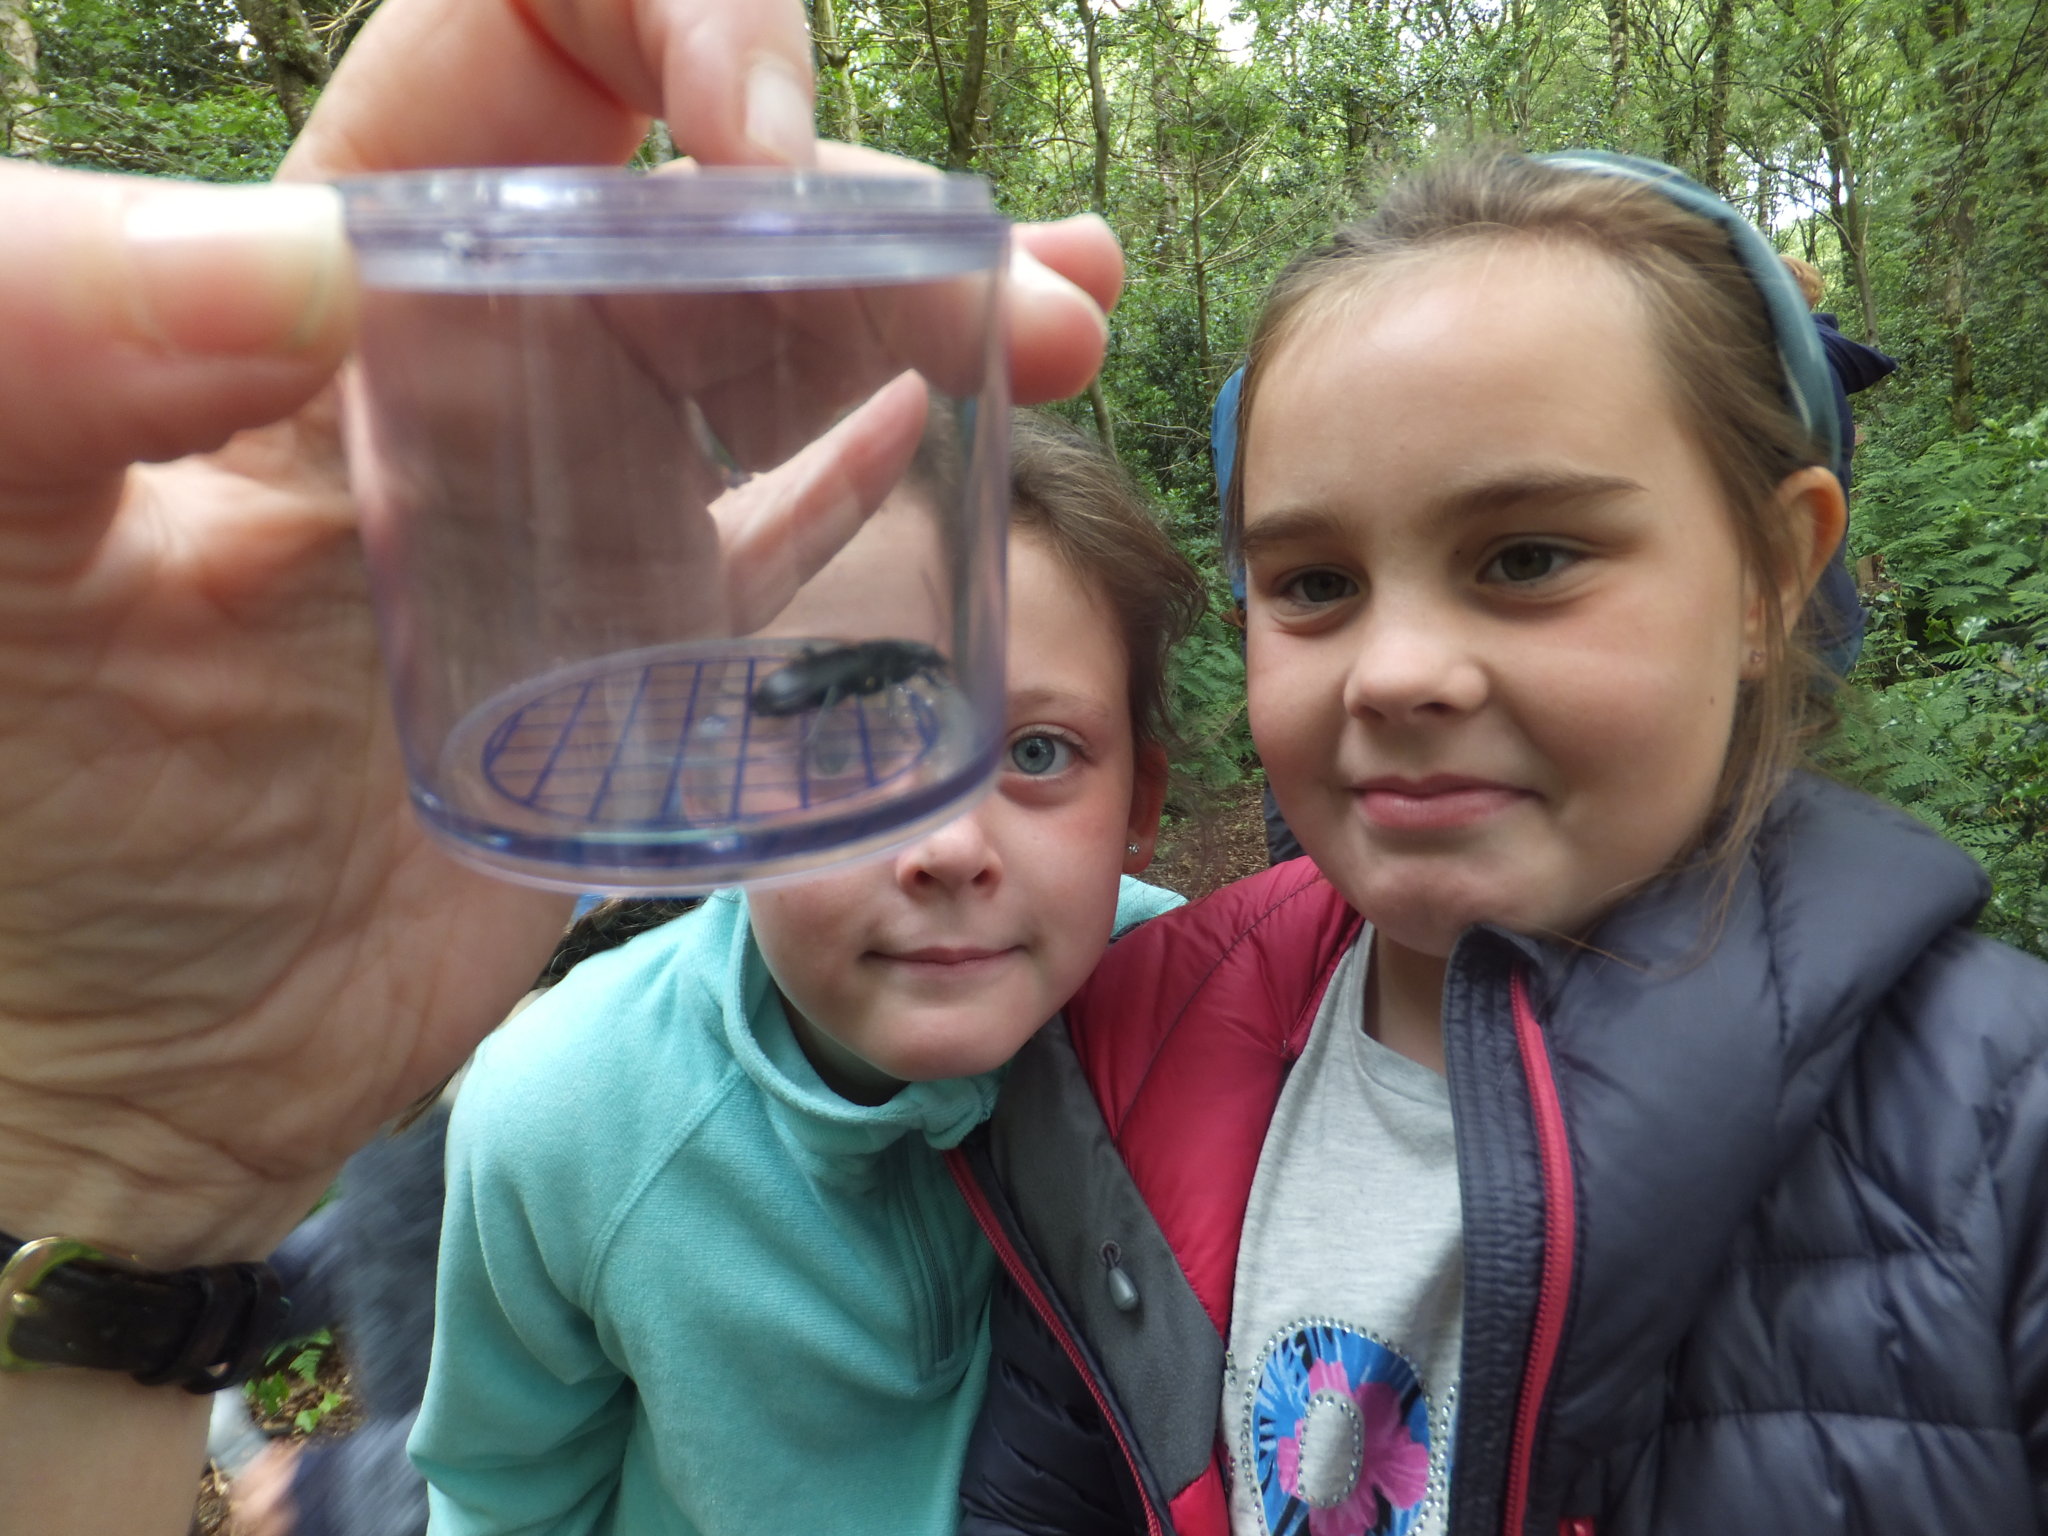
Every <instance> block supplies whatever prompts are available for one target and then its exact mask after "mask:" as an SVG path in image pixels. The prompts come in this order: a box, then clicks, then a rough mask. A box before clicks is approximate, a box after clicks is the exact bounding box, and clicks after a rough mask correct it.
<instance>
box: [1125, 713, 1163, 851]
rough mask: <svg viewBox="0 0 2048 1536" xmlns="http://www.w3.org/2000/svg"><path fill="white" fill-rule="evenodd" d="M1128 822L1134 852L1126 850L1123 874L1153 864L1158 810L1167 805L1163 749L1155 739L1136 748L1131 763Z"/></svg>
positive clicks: (1157, 831) (1157, 838)
mask: <svg viewBox="0 0 2048 1536" xmlns="http://www.w3.org/2000/svg"><path fill="white" fill-rule="evenodd" d="M1131 767H1132V771H1131V824H1130V827H1129V828H1128V831H1129V833H1130V837H1129V840H1128V841H1129V843H1130V845H1131V846H1133V847H1135V848H1136V850H1137V851H1136V852H1135V853H1129V852H1127V853H1125V855H1124V873H1125V874H1127V875H1142V874H1143V873H1144V872H1145V870H1146V869H1147V868H1148V867H1149V866H1150V865H1151V863H1152V849H1153V845H1154V844H1156V843H1157V842H1158V841H1159V813H1160V812H1161V811H1162V810H1164V809H1165V807H1166V749H1165V748H1164V747H1162V746H1160V745H1159V744H1158V743H1157V742H1148V743H1147V744H1145V745H1144V746H1141V747H1139V748H1138V756H1137V761H1136V762H1135V763H1133V764H1132V765H1131Z"/></svg>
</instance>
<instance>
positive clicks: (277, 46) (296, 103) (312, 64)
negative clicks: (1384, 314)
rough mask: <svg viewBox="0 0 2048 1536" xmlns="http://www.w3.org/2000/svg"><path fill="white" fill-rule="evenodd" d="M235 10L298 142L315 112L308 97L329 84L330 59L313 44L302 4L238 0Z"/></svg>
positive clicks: (285, 0) (291, 0) (283, 0)
mask: <svg viewBox="0 0 2048 1536" xmlns="http://www.w3.org/2000/svg"><path fill="white" fill-rule="evenodd" d="M235 9H236V10H237V11H239V12H240V13H241V16H242V23H243V25H244V26H246V27H248V29H249V35H250V36H251V37H253V38H254V39H255V40H256V48H257V51H258V52H260V53H261V54H262V55H263V63H264V66H265V68H267V69H268V70H269V71H270V84H271V88H272V89H273V90H274V91H275V92H276V93H277V105H278V110H279V111H281V112H283V113H284V120H285V122H286V123H287V124H288V125H289V126H290V128H291V131H292V137H293V138H297V137H298V133H299V130H300V129H301V128H303V127H305V126H306V114H307V113H308V112H309V111H311V110H312V104H311V103H310V102H308V101H307V100H306V95H307V93H308V92H309V91H314V90H317V89H319V88H320V87H321V86H323V85H325V84H326V83H327V76H328V72H329V69H328V63H327V55H326V54H324V53H322V52H321V51H320V45H319V43H317V42H316V41H314V38H313V33H312V29H311V28H309V27H308V26H307V25H306V13H305V12H304V11H302V10H301V9H299V0H235Z"/></svg>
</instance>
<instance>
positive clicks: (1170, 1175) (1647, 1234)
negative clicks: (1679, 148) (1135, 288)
mask: <svg viewBox="0 0 2048 1536" xmlns="http://www.w3.org/2000/svg"><path fill="white" fill-rule="evenodd" d="M1236 425H1237V430H1238V464H1237V468H1236V473H1235V474H1234V476H1233V477H1232V479H1231V483H1230V489H1229V497H1228V504H1227V508H1226V515H1227V523H1228V533H1229V543H1230V546H1231V549H1232V550H1233V552H1234V554H1235V556H1236V558H1238V559H1240V560H1241V561H1242V564H1243V567H1244V570H1245V576H1246V587H1247V643H1248V651H1247V675H1248V686H1249V690H1250V698H1251V724H1252V730H1253V735H1254V737H1255V739H1256V741H1257V744H1258V747H1259V751H1260V755H1261V757H1262V758H1263V760H1264V762H1265V765H1266V770H1267V774H1268V778H1269V781H1270V783H1271V785H1272V788H1273V791H1274V795H1275V798H1276V799H1277V801H1278V803H1279V808H1280V810H1281V811H1282V812H1284V813H1285V816H1286V819H1287V823H1288V825H1289V826H1291V827H1292V828H1293V829H1294V831H1295V832H1296V834H1298V836H1299V837H1300V839H1301V843H1302V845H1303V847H1304V848H1305V850H1306V851H1307V853H1308V855H1309V857H1308V858H1307V859H1304V860H1298V861H1295V862H1293V863H1288V864H1283V865H1281V866H1279V867H1278V868H1276V869H1273V870H1270V871H1268V872H1266V873H1265V874H1263V875H1259V876H1255V877H1253V878H1252V879H1250V880H1247V881H1244V882H1242V883H1240V884H1238V885H1236V886H1233V887H1231V888H1229V889H1228V890H1226V891H1225V892H1222V893H1220V894H1219V895H1217V896H1216V897H1213V898H1211V899H1210V900H1208V901H1206V902H1202V903H1198V904H1197V905H1195V906H1193V907H1190V908H1188V909H1186V910H1185V911H1183V912H1180V913H1177V914H1171V915H1169V916H1168V917H1166V918H1165V919H1163V920H1161V921H1159V922H1157V923H1155V924H1152V925H1149V926H1148V927H1147V928H1146V929H1144V930H1141V931H1140V932H1139V933H1137V934H1136V935H1134V936H1133V937H1132V938H1130V939H1128V940H1126V941H1125V942H1123V943H1121V944H1119V945H1118V946H1117V947H1116V948H1115V949H1114V950H1113V951H1112V952H1111V954H1110V956H1109V958H1108V960H1107V961H1106V962H1105V963H1104V965H1103V966H1102V967H1101V968H1100V969H1099V970H1098V971H1097V972H1096V973H1095V976H1094V977H1093V978H1092V979H1091V981H1090V983H1089V984H1088V986H1087V987H1086V988H1085V989H1084V990H1083V992H1082V993H1081V995H1080V996H1079V997H1078V998H1077V999H1076V1000H1075V1002H1074V1003H1073V1004H1072V1005H1071V1006H1070V1007H1069V1009H1068V1010H1067V1012H1066V1014H1065V1017H1064V1019H1063V1021H1062V1022H1061V1023H1060V1024H1058V1025H1056V1026H1054V1027H1052V1028H1050V1029H1048V1030H1047V1031H1045V1032H1044V1033H1042V1034H1041V1035H1040V1036H1039V1037H1038V1039H1037V1040H1036V1041H1035V1042H1034V1043H1033V1045H1032V1046H1031V1047H1029V1048H1027V1051H1026V1053H1025V1055H1024V1056H1023V1057H1021V1058H1020V1059H1019V1060H1018V1061H1017V1063H1016V1064H1015V1066H1014V1067H1013V1069H1012V1073H1011V1076H1010V1078H1009V1080H1008V1084H1007V1086H1006V1089H1005V1095H1004V1098H1003V1101H1002V1104H1001V1107H1000V1109H999V1111H998V1114H997V1117H996V1119H995V1120H994V1122H992V1124H991V1125H990V1126H989V1127H988V1128H987V1130H986V1132H985V1133H983V1134H981V1135H979V1136H977V1137H976V1138H974V1139H971V1140H970V1141H969V1143H968V1144H967V1145H966V1146H965V1147H964V1148H963V1149H962V1151H961V1152H960V1153H959V1154H957V1156H956V1166H957V1169H958V1172H959V1175H960V1177H961V1179H962V1182H963V1187H964V1188H965V1189H966V1190H967V1192H968V1194H969V1198H970V1202H971V1203H972V1204H973V1206H974V1208H975V1209H976V1211H977V1213H978V1215H979V1216H980V1219H981V1220H982V1222H983V1225H984V1229H985V1230H986V1231H987V1232H988V1233H989V1235H990V1238H991V1240H992V1241H993V1242H994V1244H995V1246H996V1248H997V1251H998V1253H999V1254H1000V1255H1001V1256H1002V1258H1003V1260H1004V1263H1005V1267H1006V1270H1007V1272H1008V1274H1009V1277H1010V1284H1009V1286H1008V1288H1007V1289H1006V1290H1004V1291H1003V1292H1002V1293H1001V1294H1000V1296H999V1299H998V1301H997V1304H996V1309H995V1314H994V1323H993V1330H994V1338H995V1361H994V1364H993V1366H992V1369H991V1376H990V1381H991V1388H990V1398H989V1401H988V1403H987V1405H986V1407H985V1409H984V1414H983V1418H982V1422H981V1425H980V1427H979V1429H978V1431H977V1438H976V1441H975V1445H974V1447H973V1449H972V1451H971V1453H970V1458H969V1466H968V1473H967V1478H966V1486H965V1498H966V1508H967V1515H966V1522H965V1526H964V1529H965V1530H966V1531H967V1532H970V1533H973V1536H989V1533H994V1532H1042V1531H1060V1532H1063V1533H1068V1536H1088V1533H1095V1532H1111V1531H1116V1532H1125V1531H1139V1530H1144V1531H1148V1532H1168V1531H1170V1532H1174V1533H1177V1536H1226V1533H1227V1536H1365V1533H1375V1536H1378V1533H1389V1532H1392V1533H1411V1536H1441V1533H1453V1536H1480V1533H1501V1536H1539V1533H1540V1536H1551V1533H1558V1536H1593V1533H1595V1532H1597V1533H1599V1536H1652V1533H1654V1536H1709V1533H1715V1536H1720V1533H1726V1532H1730V1531H1748V1530H1778V1531H1798V1532H1801V1533H1809V1536H1810V1533H1822V1532H1827V1533H1842V1536H1848V1533H1857V1536H1873V1533H1896V1536H1905V1533H1909V1532H1911V1533H1930V1532H1936V1531H1945V1530H1950V1529H1954V1528H1956V1527H1957V1526H1958V1525H1959V1524H1962V1523H1967V1524H1968V1525H1969V1526H1970V1527H1971V1528H1973V1529H1981V1530H1986V1531H1992V1530H1995V1531H2000V1532H2021V1531H2039V1530H2042V1529H2043V1528H2044V1526H2043V1521H2044V1518H2048V1504H2044V1501H2048V1243H2044V1242H2043V1237H2042V1234H2043V1231H2044V1217H2048V967H2044V966H2043V965H2042V964H2041V963H2040V962H2039V961H2037V960H2033V959H2030V958H2028V957H2025V956H2022V955H2020V954H2018V953H2016V952H2014V951H2012V950H2010V949H2007V948H2005V947H2004V946H2002V945H1999V944H1996V943H1994V942H1992V941H1990V940H1988V939H1985V938H1982V937H1979V936H1977V935H1976V934H1974V933H1972V932H1971V931H1970V925H1971V922H1972V920H1973V918H1974V917H1975V915H1976V913H1977V911H1978V908H1979V907H1980V906H1981V904H1982V902H1983V900H1984V898H1985V895H1986V888H1985V882H1984V878H1983V875H1982V873H1981V872H1980V871H1979V870H1978V868H1977V867H1976V865H1975V864H1974V863H1972V861H1971V860H1970V859H1969V858H1968V857H1967V856H1966V855H1965V854H1963V853H1962V852H1960V851H1959V850H1957V849H1955V848H1953V847H1951V846H1949V845H1948V844H1946V843H1944V842H1943V841H1941V840H1940V839H1939V838H1937V837H1936V836H1934V835H1933V834H1932V833H1930V832H1929V831H1928V830H1927V829H1926V828H1924V827H1922V826H1921V825H1919V824H1918V823H1916V822H1914V821H1912V820H1911V819H1909V818H1907V817H1905V816H1903V815H1901V814H1900V813H1898V812H1896V811H1894V810H1892V809H1890V808H1888V807H1886V806H1883V805H1881V804H1879V803H1877V802H1875V801H1872V800H1870V799H1867V798H1865V797H1863V796H1861V795H1859V794H1856V793H1853V792H1851V791H1849V790H1847V789H1844V788H1842V787H1841V786H1839V785H1836V784H1832V783H1829V782H1827V781H1825V780H1823V779H1820V778H1818V777H1815V776H1813V775H1811V774H1809V773H1807V772H1805V771H1803V770H1802V768H1801V766H1800V765H1801V760H1802V756H1803V753H1804V751H1805V749H1806V747H1807V745H1808V744H1809V743H1810V742H1811V741H1812V740H1813V739H1814V737H1815V736H1816V735H1817V734H1818V733H1819V731H1820V730H1821V729H1822V727H1823V725H1824V724H1825V711H1826V695H1827V689H1828V686H1829V685H1828V683H1827V682H1826V681H1825V679H1826V676H1827V674H1826V668H1825V664H1824V662H1823V661H1822V659H1821V653H1822V652H1823V651H1824V649H1825V648H1826V646H1827V644H1828V641H1829V636H1828V634H1827V633H1826V632H1825V631H1824V629H1822V628H1821V626H1820V623H1819V621H1818V619H1817V618H1816V616H1815V611H1814V608H1813V606H1812V605H1811V603H1810V601H1809V599H1810V595H1811V593H1812V590H1813V588H1814V585H1815V582H1816V580H1817V578H1818V577H1819V575H1820V573H1821V572H1822V570H1823V568H1824V567H1825V566H1826V565H1827V563H1828V562H1829V560H1830V558H1831V557H1832V556H1833V554H1834V552H1835V550H1836V548H1837V546H1838V544H1839V542H1840V539H1841V533H1842V526H1843V518H1844V507H1843V496H1842V490H1841V485H1840V483H1839V480H1838V479H1837V476H1836V473H1835V466H1836V465H1837V463H1838V462H1839V458H1838V455H1839V451H1840V448H1841V442H1840V435H1839V430H1838V426H1837V423H1836V421H1835V418H1834V407H1833V402H1832V399H1831V391H1830V390H1829V387H1828V383H1827V375H1826V372H1825V364H1824V363H1823V361H1822V359H1821V356H1820V353H1819V350H1818V347H1817V345H1816V343H1815V339H1814V333H1813V328H1812V325H1811V322H1810V321H1809V319H1808V317H1807V311H1806V306H1805V304H1804V303H1803V302H1802V300H1801V298H1800V295H1799V293H1798V291H1797V290H1796V288H1795V287H1794V285H1793V279H1792V277H1791V276H1790V274H1789V273H1788V272H1787V271H1786V270H1785V269H1784V267H1783V266H1782V264H1781V263H1780V262H1779V260H1778V258H1777V255H1776V253H1775V252H1774V251H1772V250H1771V248H1770V246H1769V244H1768V243H1767V242H1766V241H1764V240H1763V239H1762V237H1761V236H1759V235H1758V234H1757V233H1756V231H1755V230H1753V229H1752V228H1750V227H1749V226H1748V225H1747V224H1746V223H1744V222H1743V221H1742V219H1741V218H1740V217H1739V216H1738V215H1736V214H1735V213H1734V212H1733V211H1732V210H1731V209H1729V208H1728V207H1727V206H1726V205H1725V204H1723V203H1722V202H1721V201H1720V200H1719V199H1718V198H1715V197H1714V196H1712V195H1711V194H1710V193H1708V192H1706V191H1705V190H1704V189H1703V188H1700V187H1698V186H1697V185H1695V184H1693V183H1692V182H1690V181H1687V180H1686V179H1685V178H1683V177H1681V176H1679V175H1677V174H1676V173H1675V172H1672V171H1670V170H1669V169H1667V168H1665V167H1662V166H1658V165H1653V164H1650V163H1648V162H1643V161H1636V160H1628V159H1623V158H1619V157H1614V156H1605V155H1593V154H1572V155H1565V156H1556V157H1549V158H1547V159H1531V158H1525V157H1522V156H1518V155H1493V156H1487V157H1481V158H1474V159H1467V160H1460V161H1455V162H1448V163H1445V164H1442V165H1439V166H1437V167H1435V168H1434V169H1430V170H1426V171H1424V172H1422V173H1420V174H1417V175H1415V176H1413V177H1411V178H1409V179H1407V180H1405V181H1404V182H1402V183H1401V184H1399V185H1398V186H1396V187H1395V188H1394V189H1393V191H1392V192H1391V193H1390V194H1389V195H1388V196H1387V197H1386V199H1385V200H1384V202H1383V203H1382V205H1381V206H1380V208H1379V209H1378V211H1377V212H1376V213H1375V214H1374V215H1373V216H1372V217H1371V218H1369V219H1368V220H1366V221H1365V222H1364V223H1362V224H1360V225H1357V226H1354V227H1352V228H1348V229H1345V230H1343V231H1341V232H1340V233H1339V234H1338V235H1337V236H1335V237H1334V238H1333V239H1332V240H1331V241H1330V242H1328V243H1327V244H1325V245H1323V246H1321V247H1318V248H1317V249H1315V250H1312V251H1309V252H1307V253H1305V254H1304V255H1302V256H1300V257H1298V258H1297V259H1296V260H1295V261H1294V262H1293V263H1292V264H1291V265H1290V266H1289V267H1288V268H1287V269H1286V271H1285V272H1284V273H1283V274H1282V275H1281V277H1280V278H1279V280H1278V282H1277V283H1276V284H1275V286H1274V289H1273V291H1272V293H1271V294H1270V296H1269V297H1268V299H1267V302H1266V306H1265V309H1264V312H1263V314H1262V316H1261V318H1260V321H1259V323H1258V326H1257V329H1256V331H1255V333H1254V335H1253V337H1252V341H1251V345H1250V349H1249V355H1248V360H1247V363H1246V367H1245V371H1244V378H1243V382H1242V387H1241V391H1240V397H1239V401H1238V406H1237V418H1236Z"/></svg>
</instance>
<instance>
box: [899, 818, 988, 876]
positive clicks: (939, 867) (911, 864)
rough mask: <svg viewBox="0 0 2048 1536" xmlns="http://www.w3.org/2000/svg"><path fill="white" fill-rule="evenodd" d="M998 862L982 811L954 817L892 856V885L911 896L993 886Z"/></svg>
mask: <svg viewBox="0 0 2048 1536" xmlns="http://www.w3.org/2000/svg"><path fill="white" fill-rule="evenodd" d="M1001 878H1002V859H1001V857H1000V856H999V854H998V853H997V850H996V845H995V840H994V839H993V838H992V837H990V836H989V829H988V827H987V825H986V824H985V823H984V821H983V812H981V811H970V812H969V813H968V814H967V815H965V816H958V817H955V818H954V819H953V820H951V821H949V822H947V823H946V824H945V825H944V826H943V827H940V828H939V829H938V830H937V831H935V832H930V833H927V834H926V835H925V836H923V837H921V838H919V839H918V840H917V841H916V842H914V843H912V844H911V845H910V846H909V847H908V848H906V849H904V850H903V851H902V852H901V853H899V854H897V855H896V883H897V884H898V885H899V886H900V887H902V889H903V890H904V891H905V892H907V893H908V894H910V895H912V896H918V895H932V894H937V893H941V892H943V893H946V894H958V893H960V892H963V891H968V890H972V889H975V888H977V887H990V886H994V885H995V884H996V882H997V881H999V880H1000V879H1001Z"/></svg>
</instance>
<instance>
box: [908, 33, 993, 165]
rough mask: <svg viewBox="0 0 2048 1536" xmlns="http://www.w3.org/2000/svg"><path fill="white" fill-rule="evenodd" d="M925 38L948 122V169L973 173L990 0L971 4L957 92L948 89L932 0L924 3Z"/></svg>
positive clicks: (978, 144) (985, 70)
mask: <svg viewBox="0 0 2048 1536" xmlns="http://www.w3.org/2000/svg"><path fill="white" fill-rule="evenodd" d="M924 31H925V38H926V40H927V41H928V42H929V43H930V44H931V50H932V68H933V70H934V71H936V72H937V74H938V80H939V110H940V111H941V112H942V113H944V114H945V119H946V169H947V170H949V171H965V170H969V169H972V167H973V165H974V159H975V156H976V155H978V154H979V153H980V152H981V89H982V82H983V81H984V80H985V79H986V78H987V74H988V0H967V39H966V43H965V52H964V54H963V56H962V58H961V61H960V81H959V85H958V87H957V88H954V89H948V87H947V85H946V61H945V59H944V57H943V56H942V55H941V53H940V52H939V30H938V26H937V23H936V22H934V21H933V19H932V0H924Z"/></svg>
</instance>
